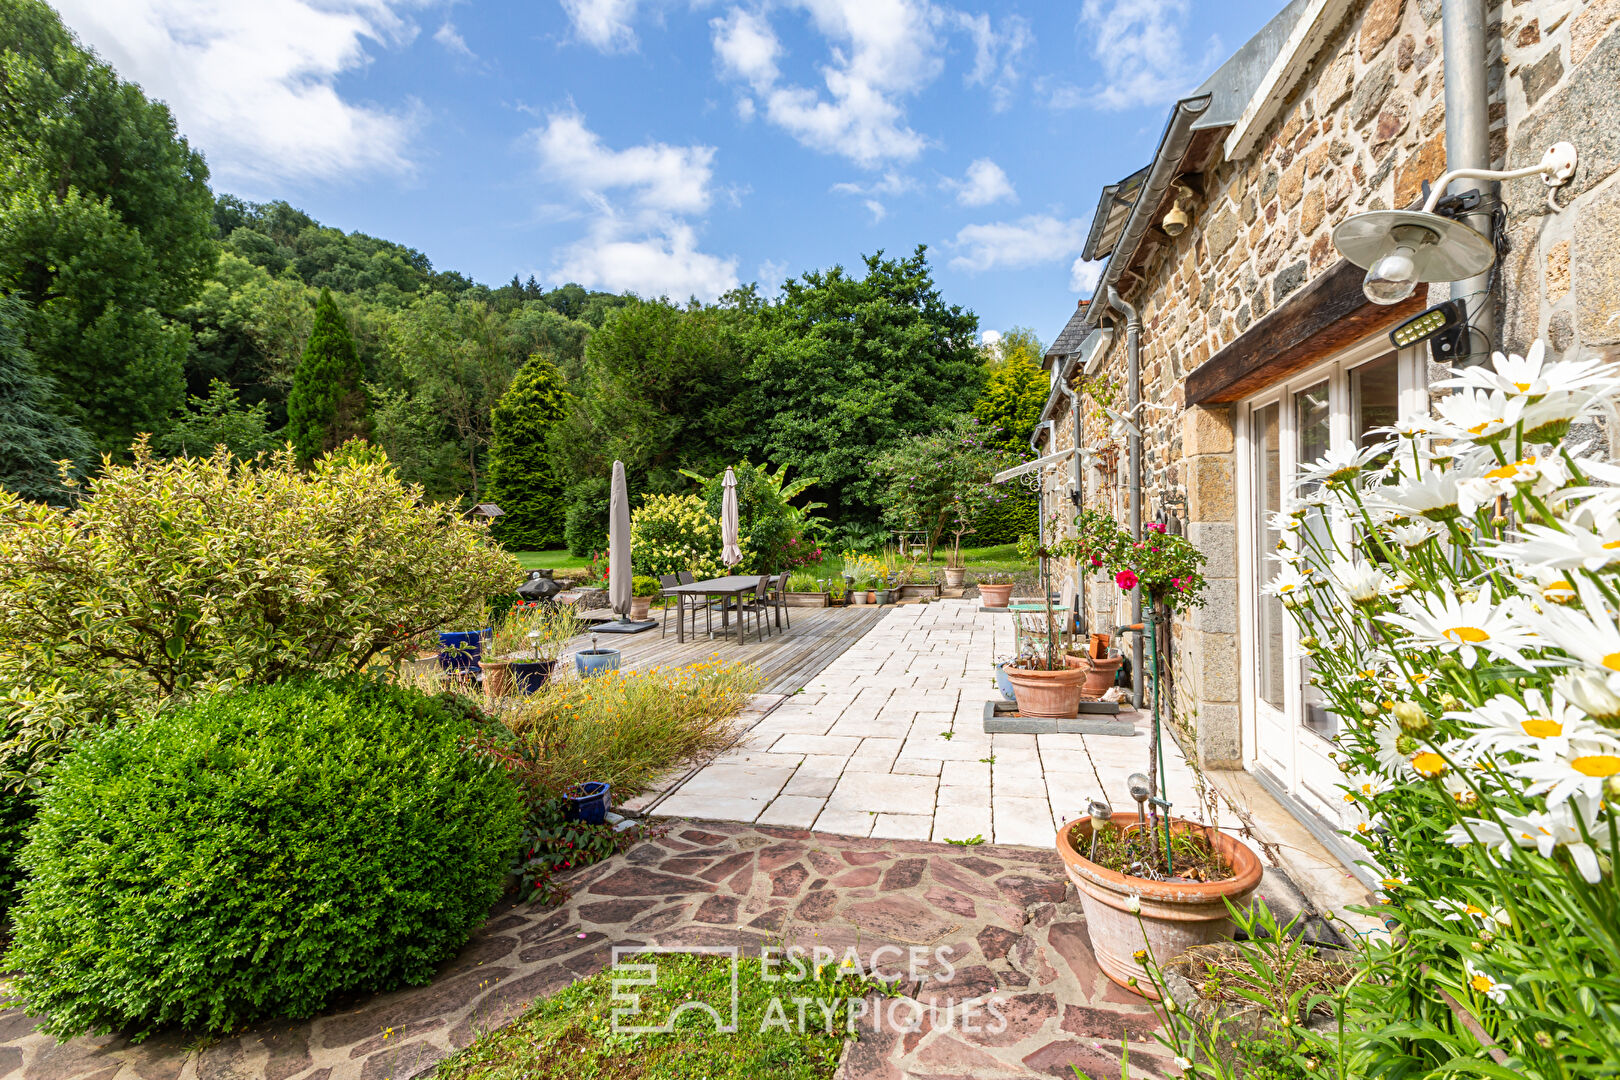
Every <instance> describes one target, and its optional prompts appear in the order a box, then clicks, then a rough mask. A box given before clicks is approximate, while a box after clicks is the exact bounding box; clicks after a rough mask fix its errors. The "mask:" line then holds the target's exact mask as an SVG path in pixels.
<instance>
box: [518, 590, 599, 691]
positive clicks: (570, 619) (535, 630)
mask: <svg viewBox="0 0 1620 1080" xmlns="http://www.w3.org/2000/svg"><path fill="white" fill-rule="evenodd" d="M539 610H540V615H539V618H537V619H536V620H534V622H533V623H532V624H531V625H530V626H529V629H528V631H527V632H526V633H525V634H524V641H525V644H526V645H527V646H528V648H527V650H526V651H525V652H524V653H523V654H522V655H521V656H519V657H514V658H513V659H512V660H511V662H510V663H509V664H508V668H509V669H510V671H511V673H512V688H513V689H514V690H516V691H517V692H518V693H520V694H532V693H534V692H535V691H536V690H538V689H540V687H541V686H543V685H545V683H546V680H548V679H550V678H551V676H552V675H553V674H555V672H556V670H557V659H558V658H559V657H560V656H561V655H562V651H563V649H564V647H566V646H567V644H568V642H569V641H570V640H571V639H573V638H575V637H577V636H578V635H579V634H580V633H581V631H583V630H584V629H585V624H584V622H582V621H581V620H580V618H579V616H578V615H576V614H575V613H574V609H573V607H572V606H571V605H569V604H547V605H542V606H541V607H540V609H539Z"/></svg>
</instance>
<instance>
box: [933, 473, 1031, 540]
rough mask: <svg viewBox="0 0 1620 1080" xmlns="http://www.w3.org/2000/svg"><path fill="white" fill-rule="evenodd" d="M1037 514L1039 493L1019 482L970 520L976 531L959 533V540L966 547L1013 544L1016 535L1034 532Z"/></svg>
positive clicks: (1016, 537)
mask: <svg viewBox="0 0 1620 1080" xmlns="http://www.w3.org/2000/svg"><path fill="white" fill-rule="evenodd" d="M1040 518H1041V515H1040V497H1039V496H1037V495H1036V494H1035V492H1033V491H1030V490H1029V489H1027V488H1025V487H1023V486H1022V485H1019V486H1018V487H1017V488H1016V489H1015V490H1014V491H1013V492H1012V493H1011V494H1009V495H1008V496H1007V497H1006V498H1004V499H1002V500H1001V501H1000V502H998V503H996V504H994V505H993V506H989V507H987V508H986V509H985V510H984V511H983V512H982V513H980V514H979V517H978V520H977V521H976V522H975V523H974V527H975V529H976V531H975V532H974V534H973V535H972V536H966V537H963V538H962V543H963V544H965V545H967V546H969V547H992V546H994V545H996V544H1016V543H1018V538H1019V537H1020V536H1023V535H1024V534H1025V533H1031V534H1033V533H1034V532H1035V528H1036V526H1037V525H1038V524H1039V523H1040ZM946 539H947V540H948V539H949V537H947V538H946Z"/></svg>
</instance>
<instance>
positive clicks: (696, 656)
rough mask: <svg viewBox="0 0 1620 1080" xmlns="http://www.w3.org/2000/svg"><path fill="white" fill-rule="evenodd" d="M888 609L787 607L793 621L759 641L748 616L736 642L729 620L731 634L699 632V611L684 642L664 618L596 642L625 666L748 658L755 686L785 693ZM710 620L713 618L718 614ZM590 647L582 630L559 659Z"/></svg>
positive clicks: (800, 684)
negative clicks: (758, 678) (743, 638)
mask: <svg viewBox="0 0 1620 1080" xmlns="http://www.w3.org/2000/svg"><path fill="white" fill-rule="evenodd" d="M891 610H892V608H889V607H881V608H880V607H872V606H868V607H850V608H792V609H790V610H789V612H788V617H789V618H790V619H792V621H793V625H792V626H791V627H784V628H783V629H782V630H780V631H777V630H775V629H774V627H773V629H772V632H771V636H770V637H767V638H766V639H765V640H764V641H759V640H757V639H756V638H755V636H754V631H753V629H752V627H753V621H752V620H749V627H750V629H749V633H748V643H747V644H746V645H739V644H737V638H736V632H737V631H736V627H735V624H733V627H732V630H731V636H729V637H720V636H718V635H717V636H716V637H715V638H714V639H713V640H711V639H710V638H709V636H708V635H707V634H705V633H704V632H703V618H702V615H701V613H700V614H699V616H698V634H697V638H696V639H695V640H694V639H693V638H692V637H691V635H690V634H689V635H688V636H687V639H686V642H685V643H684V644H682V643H680V642H677V641H676V640H675V624H674V623H673V622H672V623H670V626H669V633H668V634H664V635H660V633H659V631H658V630H656V629H654V630H646V631H643V632H642V633H639V634H603V635H601V636H600V638H599V639H598V641H597V644H598V645H599V646H600V647H601V648H604V649H618V650H619V652H620V654H621V655H620V658H619V666H620V667H621V668H624V669H626V670H637V669H640V668H648V667H668V666H674V667H682V666H685V665H687V664H695V663H697V662H699V661H702V660H707V659H709V658H710V657H711V656H715V655H718V656H719V657H720V659H722V660H727V661H739V662H742V663H748V664H753V665H755V666H756V667H758V668H759V669H760V671H761V673H762V674H763V675H764V677H765V685H764V686H762V687H761V688H760V692H761V693H766V694H791V693H793V692H794V691H796V690H801V689H803V688H804V685H805V684H806V683H808V682H809V681H810V680H811V679H813V678H815V676H816V675H817V673H819V672H820V671H822V670H823V669H824V668H826V667H827V665H829V664H831V663H832V662H833V661H834V660H836V659H837V658H838V657H839V656H841V655H843V653H844V650H845V649H848V648H849V647H850V646H851V645H853V644H855V642H856V640H858V639H859V638H860V637H861V635H863V634H865V633H866V632H867V631H868V630H870V629H871V628H872V626H873V625H874V624H875V623H876V622H877V621H878V620H879V619H881V618H882V617H883V616H884V615H885V614H887V613H888V612H889V611H891ZM674 617H675V616H674V611H673V610H671V612H670V618H672V619H673V618H674ZM733 617H734V618H735V616H733ZM652 618H654V619H661V618H662V613H661V612H659V611H657V610H656V609H655V610H654V611H653V613H652ZM715 623H716V625H718V624H719V618H718V616H717V617H716V618H715ZM590 647H591V637H590V634H589V633H586V634H584V635H582V636H581V637H578V638H575V639H574V640H573V641H571V642H569V644H568V648H567V649H566V650H565V651H564V652H563V659H564V660H565V661H566V662H567V663H569V664H572V663H573V661H572V660H571V659H569V658H570V657H572V656H573V655H574V653H576V652H578V651H580V650H581V649H588V648H590Z"/></svg>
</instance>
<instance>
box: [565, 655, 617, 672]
mask: <svg viewBox="0 0 1620 1080" xmlns="http://www.w3.org/2000/svg"><path fill="white" fill-rule="evenodd" d="M574 670H575V671H577V672H579V673H580V674H581V675H583V676H585V677H586V678H589V677H590V676H592V675H600V674H601V673H602V672H604V671H618V670H619V650H618V649H583V650H581V651H579V652H577V653H575V654H574Z"/></svg>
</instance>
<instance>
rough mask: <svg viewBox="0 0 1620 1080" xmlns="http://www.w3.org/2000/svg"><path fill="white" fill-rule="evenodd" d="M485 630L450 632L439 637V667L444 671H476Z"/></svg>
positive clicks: (486, 632)
mask: <svg viewBox="0 0 1620 1080" xmlns="http://www.w3.org/2000/svg"><path fill="white" fill-rule="evenodd" d="M489 632H490V631H489V630H487V629H485V630H452V631H449V632H447V633H442V634H440V635H439V666H440V667H442V668H444V669H445V670H446V671H477V670H478V660H479V657H481V656H482V655H483V651H484V650H483V642H484V635H485V634H488V633H489Z"/></svg>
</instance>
